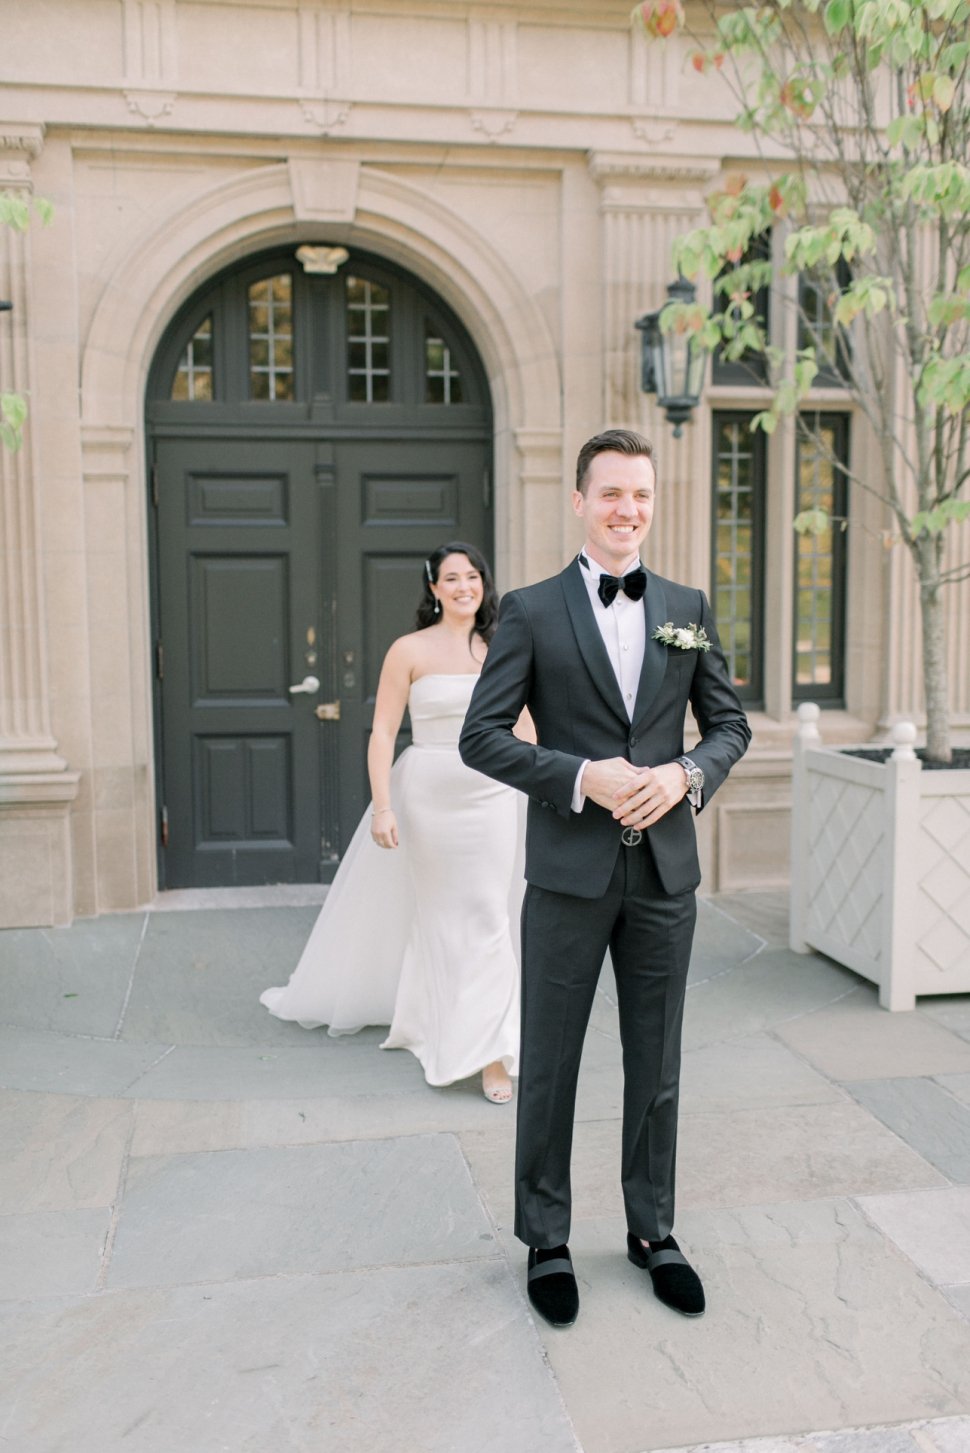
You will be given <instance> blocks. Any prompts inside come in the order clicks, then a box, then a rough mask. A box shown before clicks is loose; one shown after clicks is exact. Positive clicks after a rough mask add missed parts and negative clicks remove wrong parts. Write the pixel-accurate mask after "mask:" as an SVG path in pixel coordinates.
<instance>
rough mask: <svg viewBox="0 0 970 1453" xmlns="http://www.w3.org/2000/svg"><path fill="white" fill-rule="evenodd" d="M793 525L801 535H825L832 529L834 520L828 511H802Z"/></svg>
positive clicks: (793, 521)
mask: <svg viewBox="0 0 970 1453" xmlns="http://www.w3.org/2000/svg"><path fill="white" fill-rule="evenodd" d="M792 524H793V525H794V527H795V530H796V531H797V533H798V534H799V535H824V534H826V533H827V531H829V530H830V529H831V528H832V519H831V516H830V515H829V512H828V510H823V509H814V510H802V512H801V514H798V515H796V516H795V518H794V519H793V520H792Z"/></svg>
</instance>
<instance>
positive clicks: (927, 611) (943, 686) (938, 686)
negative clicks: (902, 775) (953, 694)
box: [918, 535, 953, 762]
mask: <svg viewBox="0 0 970 1453" xmlns="http://www.w3.org/2000/svg"><path fill="white" fill-rule="evenodd" d="M918 551H919V577H920V580H919V601H920V619H921V624H922V628H923V691H924V694H925V696H926V755H927V757H928V758H929V759H930V760H931V761H933V762H949V761H951V760H952V756H953V753H952V751H951V748H950V722H949V716H950V712H949V683H948V681H947V671H946V641H945V625H944V620H943V600H942V587H941V583H940V562H941V557H942V553H943V542H942V539H941V538H940V537H939V536H938V535H937V536H924V537H923V539H922V540H920V542H919V545H918Z"/></svg>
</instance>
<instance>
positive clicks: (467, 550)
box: [414, 540, 498, 645]
mask: <svg viewBox="0 0 970 1453" xmlns="http://www.w3.org/2000/svg"><path fill="white" fill-rule="evenodd" d="M449 555H464V556H465V557H466V558H467V559H468V560H469V561H470V563H471V564H472V566H473V567H474V568H475V569H476V570H477V571H478V573H479V575H480V576H481V577H482V603H481V605H480V606H479V607H478V610H477V612H476V614H475V624H474V626H473V627H472V629H471V631H470V632H469V635H468V639H469V642H471V638H472V636H473V635H475V634H476V633H477V634H478V635H480V636H481V638H482V640H483V641H484V642H485V644H486V645H488V643H489V641H491V639H492V637H493V636H494V634H495V627H496V626H497V625H498V591H497V590H496V589H495V582H494V580H493V579H492V572H491V570H489V568H488V562H487V561H486V559H485V556H484V555H483V554H482V552H481V550H478V549H476V548H475V546H474V545H466V544H465V542H464V541H463V540H449V542H448V544H447V545H439V546H438V548H437V550H432V552H431V554H430V555H429V556H428V558H427V560H426V561H425V562H424V580H423V582H422V584H423V587H424V588H423V590H422V592H421V600H420V602H419V604H418V609H417V613H416V615H415V618H414V623H415V625H416V626H417V628H418V630H419V631H423V630H424V629H425V628H426V627H427V626H433V625H434V623H435V621H436V620H440V615H436V614H435V608H434V607H435V598H434V596H433V595H432V593H431V585H432V582H433V583H434V584H436V585H437V583H438V571H439V570H440V569H441V562H442V560H445V559H446V558H447V557H448V556H449Z"/></svg>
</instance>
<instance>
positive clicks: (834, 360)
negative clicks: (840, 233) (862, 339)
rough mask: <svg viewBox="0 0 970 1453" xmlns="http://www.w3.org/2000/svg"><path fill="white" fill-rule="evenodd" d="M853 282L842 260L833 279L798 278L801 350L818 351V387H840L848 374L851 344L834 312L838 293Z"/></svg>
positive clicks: (806, 274) (817, 276)
mask: <svg viewBox="0 0 970 1453" xmlns="http://www.w3.org/2000/svg"><path fill="white" fill-rule="evenodd" d="M851 281H852V273H851V272H850V270H849V265H848V263H847V262H846V261H845V258H842V257H840V258H839V260H838V262H837V263H836V266H835V270H834V278H833V275H832V273H831V272H828V271H826V272H825V273H824V274H821V273H812V272H803V273H801V274H800V275H799V278H798V347H799V348H814V349H815V350H816V356H817V358H818V365H819V368H818V373H817V374H816V377H815V383H816V386H818V387H822V388H826V387H827V388H841V387H843V386H844V384H845V381H846V379H847V378H848V375H849V360H850V359H851V356H852V354H851V344H850V341H849V338H848V335H847V334H846V331H845V329H844V328H840V327H838V326H837V325H836V323H835V318H834V313H835V303H836V301H837V296H838V294H839V293H841V292H842V291H844V290H845V288H847V287H848V286H849V283H850V282H851ZM833 284H834V286H833Z"/></svg>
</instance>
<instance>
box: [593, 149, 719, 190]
mask: <svg viewBox="0 0 970 1453" xmlns="http://www.w3.org/2000/svg"><path fill="white" fill-rule="evenodd" d="M588 165H589V171H590V176H591V177H592V178H593V180H594V181H597V182H599V183H600V185H601V186H604V185H607V184H609V183H611V182H616V183H624V182H629V181H636V180H646V181H666V182H693V183H695V184H696V185H699V186H703V185H704V184H706V183H707V182H709V181H710V180H711V179H712V178H713V177H714V176H716V175H717V172H718V170H719V164H718V163H717V162H716V161H714V160H713V159H711V160H707V159H698V160H691V159H689V158H687V157H683V156H672V157H666V156H645V155H644V154H643V152H630V151H591V152H590V153H589V156H588Z"/></svg>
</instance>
